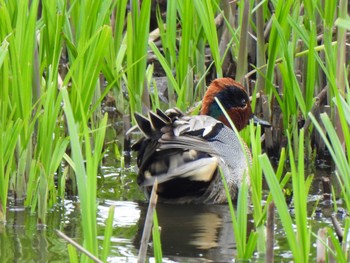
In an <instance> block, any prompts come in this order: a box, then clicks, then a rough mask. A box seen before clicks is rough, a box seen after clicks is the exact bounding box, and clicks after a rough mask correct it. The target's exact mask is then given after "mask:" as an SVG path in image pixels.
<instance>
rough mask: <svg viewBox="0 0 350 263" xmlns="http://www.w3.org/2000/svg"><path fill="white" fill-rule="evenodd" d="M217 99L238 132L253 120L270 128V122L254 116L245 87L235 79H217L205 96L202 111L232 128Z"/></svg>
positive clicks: (203, 113)
mask: <svg viewBox="0 0 350 263" xmlns="http://www.w3.org/2000/svg"><path fill="white" fill-rule="evenodd" d="M215 97H216V98H218V100H219V101H220V102H221V104H222V106H223V107H224V108H225V110H226V112H227V113H228V115H229V116H230V118H231V119H232V121H233V123H234V125H235V126H236V128H237V130H238V131H240V130H242V129H243V128H244V127H245V126H247V124H248V122H249V120H250V119H251V118H253V119H254V122H255V123H259V124H260V125H262V126H265V127H270V124H269V123H268V122H266V121H264V120H261V119H259V118H257V117H256V116H255V115H253V113H252V108H251V106H250V101H249V97H248V94H247V93H246V91H245V90H244V88H243V86H242V85H241V84H240V83H238V82H236V81H234V80H233V79H231V78H219V79H215V80H214V81H213V82H212V83H211V84H210V85H209V87H208V89H207V91H206V93H205V94H204V97H203V101H202V109H201V114H202V115H209V116H211V117H213V118H215V119H217V120H219V121H221V122H222V123H224V124H225V125H226V126H228V127H231V126H230V124H229V122H228V120H227V119H226V117H225V115H224V114H223V112H222V111H221V109H220V106H219V105H218V104H217V103H216V101H215Z"/></svg>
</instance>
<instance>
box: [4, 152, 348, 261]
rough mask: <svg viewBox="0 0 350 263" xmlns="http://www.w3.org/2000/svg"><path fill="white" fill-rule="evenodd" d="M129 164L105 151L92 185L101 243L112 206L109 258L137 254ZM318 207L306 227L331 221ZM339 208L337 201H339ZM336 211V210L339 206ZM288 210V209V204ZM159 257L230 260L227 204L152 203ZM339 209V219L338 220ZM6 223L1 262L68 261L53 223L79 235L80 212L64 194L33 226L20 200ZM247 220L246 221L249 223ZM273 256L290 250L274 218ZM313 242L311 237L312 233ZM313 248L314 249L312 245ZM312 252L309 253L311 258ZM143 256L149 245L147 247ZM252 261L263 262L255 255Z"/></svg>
mask: <svg viewBox="0 0 350 263" xmlns="http://www.w3.org/2000/svg"><path fill="white" fill-rule="evenodd" d="M132 167H133V165H131V168H128V169H121V168H117V167H115V158H112V156H111V154H110V153H108V154H107V156H106V159H105V160H104V166H103V167H101V176H100V178H99V189H98V198H99V205H98V214H97V223H98V240H99V244H100V246H102V242H103V235H104V226H105V220H106V218H107V216H108V209H109V207H110V206H111V205H114V206H115V216H114V221H113V235H112V240H111V251H110V256H109V258H108V261H109V262H135V261H136V260H137V255H138V249H139V244H140V239H141V235H142V230H143V224H144V219H145V215H146V210H147V202H146V201H145V200H144V197H143V194H142V193H141V192H140V190H139V188H138V186H137V185H136V183H135V178H136V174H135V173H134V172H133V168H132ZM322 176H329V171H328V170H317V171H316V176H315V178H314V182H313V186H312V189H311V194H310V196H309V201H308V202H309V207H310V212H311V210H312V209H313V204H314V203H315V202H317V200H318V199H320V197H321V194H322V190H321V188H322V187H320V186H321V185H322V183H321V180H320V178H322ZM318 207H319V209H318V210H317V212H316V213H315V216H314V217H313V218H310V219H309V220H310V221H309V222H310V225H311V227H312V231H313V232H314V233H317V231H318V229H320V228H322V227H325V226H331V220H330V215H331V214H332V212H333V206H332V204H331V202H330V201H321V202H320V203H319V204H318ZM338 207H339V208H340V209H341V208H342V204H341V202H339V204H338ZM340 211H341V210H340ZM291 213H293V210H292V209H291ZM157 214H158V219H159V225H160V226H161V241H162V251H163V257H164V262H218V261H219V262H232V261H233V259H234V258H235V255H236V247H235V241H234V236H233V231H232V225H231V220H230V214H229V209H228V206H227V205H166V204H158V205H157ZM342 215H344V213H341V212H340V213H339V220H340V222H341V223H342V218H341V216H342ZM7 220H8V221H7V224H6V225H0V253H1V254H0V259H1V260H0V261H1V262H68V261H69V258H68V252H67V244H66V242H65V241H64V240H63V239H61V238H59V237H58V236H57V234H56V232H55V230H56V229H58V230H60V231H62V232H63V233H65V234H66V235H67V236H69V237H71V238H73V239H74V240H75V241H77V242H78V243H82V240H81V234H82V229H81V218H80V212H79V203H78V200H77V199H76V198H70V199H67V200H64V201H63V202H62V203H61V204H60V205H58V206H56V207H55V209H54V210H52V211H50V212H49V213H48V217H47V225H46V226H45V227H44V226H38V225H37V218H36V215H30V212H29V210H26V209H24V208H23V206H21V205H17V206H11V207H10V208H9V209H8V214H7ZM252 225H253V224H252V222H250V226H249V227H252ZM275 234H276V237H275V238H276V240H275V250H274V251H275V260H277V261H290V260H292V256H291V253H290V251H289V250H288V244H287V241H286V238H285V235H284V231H283V229H282V226H281V224H280V222H279V221H278V219H277V218H276V233H275ZM312 242H313V243H315V238H313V239H312ZM313 250H314V249H313ZM315 257H316V255H315V252H313V254H311V255H310V258H315ZM149 258H150V261H151V262H152V261H153V258H152V248H151V246H150V247H149ZM252 262H264V258H263V257H260V258H259V256H258V255H256V256H255V258H254V259H253V260H252Z"/></svg>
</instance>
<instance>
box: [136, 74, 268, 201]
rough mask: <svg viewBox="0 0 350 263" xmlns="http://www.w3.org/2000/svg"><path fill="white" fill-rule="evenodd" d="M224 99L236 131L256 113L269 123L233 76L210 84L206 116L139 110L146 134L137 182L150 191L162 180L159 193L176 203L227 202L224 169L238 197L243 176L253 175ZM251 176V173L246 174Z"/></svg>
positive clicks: (138, 118) (139, 147)
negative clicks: (233, 127) (226, 115)
mask: <svg viewBox="0 0 350 263" xmlns="http://www.w3.org/2000/svg"><path fill="white" fill-rule="evenodd" d="M215 97H216V98H218V99H219V101H220V102H221V104H222V105H223V107H224V108H225V110H226V111H227V113H228V115H229V116H230V118H231V119H232V121H233V123H234V125H235V126H236V128H237V130H241V129H243V128H244V127H245V126H246V125H247V124H248V122H249V119H251V118H253V117H254V121H255V122H258V123H260V124H261V125H263V126H268V123H267V122H265V121H262V120H260V119H258V118H256V117H255V116H254V115H253V114H252V110H251V106H250V102H249V97H248V95H247V93H246V92H245V90H244V88H243V87H242V85H241V84H239V83H238V82H236V81H234V80H233V79H231V78H219V79H216V80H214V81H213V82H212V83H211V84H210V86H209V87H208V89H207V91H206V93H205V95H204V98H203V101H202V108H201V115H197V116H187V115H185V114H183V113H182V112H181V111H180V110H179V109H176V108H172V109H169V110H167V111H166V112H165V113H164V112H162V111H161V110H157V112H156V113H153V112H149V114H148V118H145V117H143V116H142V115H139V114H137V113H136V114H135V119H136V122H137V125H138V128H139V129H140V130H141V131H142V133H143V135H144V137H142V138H141V139H140V140H139V141H138V142H137V143H136V144H134V145H133V147H132V149H133V150H135V151H137V153H138V154H137V165H138V168H139V172H138V178H137V183H138V184H139V185H140V186H141V187H143V188H144V189H145V191H146V194H148V195H149V194H150V192H151V189H152V185H153V183H154V181H155V179H157V182H158V189H157V193H158V197H159V200H160V201H163V202H174V203H224V202H227V198H226V194H225V190H224V187H223V184H222V179H221V176H220V171H219V167H221V169H222V171H223V174H224V176H225V178H226V181H227V184H228V187H229V189H230V194H231V197H232V198H233V199H236V197H237V192H238V188H239V187H240V185H241V182H242V180H243V178H247V181H248V182H249V176H248V165H249V163H247V159H246V157H245V153H244V151H246V153H247V154H248V156H249V157H250V156H251V155H250V151H249V149H248V147H245V149H244V150H243V149H242V147H241V144H240V142H239V139H238V138H237V135H236V134H235V132H234V131H233V130H232V129H231V128H230V125H229V122H228V121H227V119H226V118H225V116H224V114H223V113H222V111H221V109H220V107H219V105H218V104H217V103H216V101H215ZM244 174H247V177H244Z"/></svg>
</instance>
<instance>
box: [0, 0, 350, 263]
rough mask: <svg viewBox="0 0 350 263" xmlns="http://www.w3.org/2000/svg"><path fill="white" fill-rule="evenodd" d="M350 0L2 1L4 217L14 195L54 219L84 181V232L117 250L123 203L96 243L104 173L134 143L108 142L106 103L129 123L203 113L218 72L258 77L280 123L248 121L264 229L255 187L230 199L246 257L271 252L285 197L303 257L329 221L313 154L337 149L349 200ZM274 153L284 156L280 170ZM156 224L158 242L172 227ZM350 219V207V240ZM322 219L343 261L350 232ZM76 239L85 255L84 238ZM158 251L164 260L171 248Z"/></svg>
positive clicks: (328, 244)
mask: <svg viewBox="0 0 350 263" xmlns="http://www.w3.org/2000/svg"><path fill="white" fill-rule="evenodd" d="M156 3H159V5H156ZM347 10H348V2H347V1H345V0H338V1H302V0H300V1H294V0H274V1H260V0H256V1H250V0H239V1H229V0H223V1H218V0H206V1H202V0H194V1H187V0H177V1H175V0H168V1H161V0H159V1H151V0H143V1H137V0H130V1H128V0H105V1H93V0H87V1H76V0H55V1H46V0H42V1H39V0H19V1H12V0H0V224H5V223H6V214H7V209H8V207H9V200H11V204H10V205H12V206H14V205H18V204H21V205H24V207H26V208H28V209H30V211H31V213H37V215H38V224H43V225H45V224H46V214H47V212H48V211H50V209H52V208H53V207H54V206H55V205H56V204H58V203H60V202H62V200H64V199H65V198H67V197H68V196H69V195H77V194H78V195H79V200H80V209H81V213H82V226H83V234H84V238H83V240H84V242H83V244H82V245H83V246H84V248H85V249H86V250H88V251H89V252H90V253H92V254H94V255H96V256H100V258H102V259H103V260H104V261H105V260H107V257H108V248H109V238H110V236H111V227H112V218H113V211H114V210H113V207H112V208H111V210H110V215H109V217H108V219H107V227H106V231H105V240H104V241H105V242H104V244H103V250H102V251H99V249H98V246H97V236H96V235H97V234H96V204H97V199H96V188H97V186H96V182H97V173H98V169H99V165H100V164H101V161H102V157H103V154H104V151H105V150H106V148H108V147H109V148H111V149H112V150H113V151H115V152H116V155H119V157H120V153H123V151H124V150H128V147H127V144H126V145H125V146H124V145H123V144H121V143H120V142H118V143H117V142H115V143H113V144H111V143H109V144H107V143H106V142H105V138H104V137H105V132H106V128H107V127H108V125H109V124H108V123H111V121H108V116H107V115H108V114H109V115H110V116H111V115H113V116H116V118H117V120H122V121H123V122H124V130H123V133H124V134H125V133H126V130H127V129H128V127H130V122H131V123H132V122H133V120H132V118H131V117H130V116H133V113H134V112H143V113H146V112H147V111H149V110H152V109H155V108H157V107H159V108H162V109H165V108H168V107H173V106H176V107H179V108H180V109H182V110H190V111H192V112H193V113H196V112H197V111H198V107H197V108H196V107H194V108H192V107H189V106H197V104H196V102H198V101H200V99H201V98H202V95H203V94H204V92H205V89H206V85H207V82H208V81H210V80H212V79H214V78H217V77H222V76H229V77H232V78H235V79H236V80H237V81H239V82H241V83H243V84H244V86H245V87H247V92H248V93H249V94H250V95H251V98H252V105H253V109H254V111H255V112H256V113H257V114H259V115H261V116H262V117H263V118H264V119H265V120H269V121H270V122H271V124H272V126H273V128H272V129H265V130H264V131H261V128H260V127H254V126H253V125H250V126H249V127H248V128H247V129H246V130H244V131H242V132H241V136H242V138H243V139H244V140H245V141H246V142H247V143H248V145H249V146H250V147H251V149H252V154H253V157H254V158H253V162H252V167H251V171H250V174H251V182H252V183H251V190H250V192H251V203H252V206H253V207H254V209H253V212H252V214H253V221H254V228H255V230H254V231H255V232H254V233H250V234H249V233H247V231H246V228H245V226H246V225H247V220H248V219H247V216H246V213H247V210H248V199H249V198H248V195H247V193H248V187H242V191H241V193H240V194H239V203H238V206H237V210H236V213H235V212H234V210H233V207H231V210H232V212H233V214H234V215H233V219H234V220H233V228H234V233H235V240H236V242H237V250H238V253H237V255H236V256H237V257H238V258H240V259H250V258H251V257H253V256H254V252H258V256H260V255H261V256H263V255H264V253H265V250H266V247H269V246H268V245H266V244H265V240H266V237H265V225H266V220H267V210H268V206H269V205H270V203H271V202H274V204H275V206H276V208H277V215H276V216H277V217H279V218H280V220H281V222H282V225H283V229H284V231H285V233H286V238H287V240H288V244H289V249H290V251H291V252H292V254H293V258H294V261H295V262H307V261H308V256H309V253H310V250H312V249H315V248H314V247H313V244H312V243H311V241H310V240H311V237H312V236H317V233H318V232H320V231H319V229H313V228H312V226H311V225H310V224H309V222H308V220H309V218H310V217H312V216H313V215H312V214H308V211H309V210H308V209H307V205H308V202H307V198H308V190H309V188H310V185H311V184H312V176H307V175H306V174H305V163H307V164H313V163H314V162H315V161H316V160H315V159H316V158H324V157H325V156H327V154H325V153H329V156H330V158H331V159H332V161H333V162H334V165H335V167H334V169H335V172H334V174H332V176H335V177H336V178H337V180H338V183H339V185H340V189H341V193H340V196H334V195H333V200H334V201H335V199H336V198H340V199H341V200H344V202H345V204H346V208H347V211H350V177H349V175H350V131H349V125H350V118H349V116H350V97H349V85H348V83H349V82H348V66H349V64H348V57H349V51H348V45H347V44H348V41H347V39H348V31H347V30H349V29H350V20H349V18H348V15H347ZM164 83H165V84H164ZM110 108H111V109H112V110H108V109H110ZM107 113H108V114H107ZM113 121H115V119H113ZM262 133H264V135H263V136H264V141H263V144H262V143H261V140H260V137H261V134H262ZM113 147H114V148H113ZM263 151H265V152H266V153H267V154H266V153H262V152H263ZM118 153H119V154H118ZM286 153H288V154H286ZM267 155H269V156H270V157H277V158H279V161H278V164H277V165H275V167H276V170H274V168H273V167H274V166H273V165H272V164H271V163H270V160H269V158H268V157H267ZM120 160H121V161H120V162H121V163H124V162H123V157H121V158H120ZM287 160H288V162H287ZM116 162H117V161H116ZM287 165H288V167H287ZM286 170H288V171H289V172H286ZM263 178H265V179H266V181H267V184H268V189H269V190H268V191H267V194H266V196H265V195H264V194H263ZM290 181H291V184H290V185H291V189H292V192H293V198H292V200H291V204H290V203H289V200H287V199H286V197H285V192H286V191H285V188H286V187H287V186H286V185H287V184H288V183H290ZM74 185H76V186H77V189H75V187H74ZM68 186H69V187H68ZM121 187H122V186H121ZM68 188H69V189H68ZM71 188H73V189H71ZM333 194H334V191H333ZM290 206H293V207H294V214H293V215H292V216H291V214H290V212H289V208H290ZM336 206H337V204H336V202H334V207H335V209H336ZM315 209H316V208H315ZM155 218H156V216H155ZM157 224H158V222H156V224H155V226H156V227H155V229H154V230H153V233H155V234H156V239H155V241H156V242H155V247H160V245H161V239H162V238H166V237H162V236H161V234H159V233H158V232H157ZM238 226H239V227H238ZM239 228H240V229H239ZM348 228H349V220H348V219H346V220H345V222H344V231H343V233H342V236H341V237H340V236H339V239H341V240H342V242H343V243H345V242H347V240H348V238H347V235H348ZM321 232H323V233H324V235H323V236H321V235H319V236H318V237H317V238H318V240H319V242H317V243H318V246H319V247H323V250H322V249H319V247H318V248H317V251H324V254H323V255H317V257H318V258H319V256H320V258H321V259H324V260H326V261H327V260H331V259H333V258H335V259H336V261H337V262H346V261H347V259H348V251H347V250H348V245H346V244H345V245H344V244H341V242H340V241H338V239H337V238H336V234H335V230H334V229H333V228H332V227H330V228H327V229H325V230H324V231H323V230H322V231H321ZM295 233H297V235H295ZM338 235H339V233H338ZM247 237H249V238H247ZM301 248H302V249H301ZM68 251H69V255H70V259H71V261H74V262H75V261H77V260H78V258H77V254H76V251H75V250H74V249H73V247H71V246H70V247H69V248H68ZM155 254H156V258H157V259H158V260H159V261H160V260H161V258H162V254H161V252H160V249H158V250H156V252H155ZM266 254H268V252H266ZM233 256H234V255H232V257H233ZM81 260H82V261H87V260H88V258H87V257H85V256H81ZM320 262H323V261H320Z"/></svg>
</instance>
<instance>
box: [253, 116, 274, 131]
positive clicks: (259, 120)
mask: <svg viewBox="0 0 350 263" xmlns="http://www.w3.org/2000/svg"><path fill="white" fill-rule="evenodd" d="M252 119H253V121H254V124H255V125H257V124H260V125H261V126H262V127H265V128H270V127H271V124H270V123H269V122H268V121H265V120H263V119H260V118H258V117H256V116H255V115H253V117H252Z"/></svg>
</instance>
